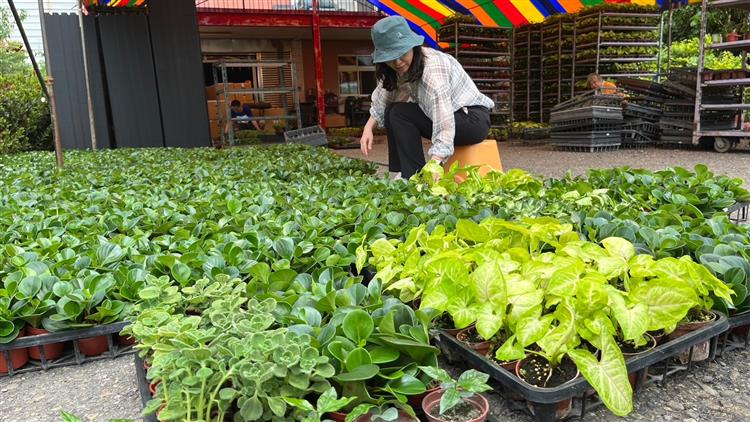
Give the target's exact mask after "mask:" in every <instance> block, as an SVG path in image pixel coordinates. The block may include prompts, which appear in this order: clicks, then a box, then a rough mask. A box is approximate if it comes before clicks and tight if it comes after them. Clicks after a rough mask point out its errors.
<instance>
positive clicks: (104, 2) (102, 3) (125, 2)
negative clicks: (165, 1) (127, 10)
mask: <svg viewBox="0 0 750 422" xmlns="http://www.w3.org/2000/svg"><path fill="white" fill-rule="evenodd" d="M81 4H83V5H84V6H86V7H87V8H88V7H141V6H144V5H145V4H146V0H81Z"/></svg>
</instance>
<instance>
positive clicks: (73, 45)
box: [45, 13, 110, 149]
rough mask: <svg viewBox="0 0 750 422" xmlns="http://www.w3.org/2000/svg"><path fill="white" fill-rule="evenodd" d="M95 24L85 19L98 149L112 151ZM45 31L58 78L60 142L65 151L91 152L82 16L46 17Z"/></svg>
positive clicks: (55, 76) (50, 63)
mask: <svg viewBox="0 0 750 422" xmlns="http://www.w3.org/2000/svg"><path fill="white" fill-rule="evenodd" d="M93 24H94V21H93V17H85V18H84V29H87V30H88V31H87V33H86V41H87V46H86V49H87V57H88V60H89V63H88V64H89V76H90V78H91V86H92V90H91V96H92V101H93V104H94V121H95V123H96V136H97V148H109V146H110V144H109V134H108V132H107V121H106V114H105V105H104V86H103V85H102V79H101V75H100V72H99V69H100V66H99V53H98V49H97V44H96V34H95V32H94V25H93ZM45 27H46V29H47V38H48V43H49V46H48V47H49V50H50V51H49V57H48V58H47V66H49V69H50V72H51V73H52V76H53V77H54V78H55V97H56V102H57V118H58V123H59V126H60V141H61V143H62V146H63V148H64V149H90V148H91V138H90V125H89V117H88V116H89V114H88V113H89V112H88V102H87V99H86V85H85V79H84V76H83V58H82V54H81V32H80V28H79V26H78V16H77V15H75V14H70V13H66V14H58V13H52V14H50V13H45Z"/></svg>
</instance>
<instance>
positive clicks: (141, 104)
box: [99, 15, 164, 148]
mask: <svg viewBox="0 0 750 422" xmlns="http://www.w3.org/2000/svg"><path fill="white" fill-rule="evenodd" d="M99 23H100V29H101V42H102V50H103V54H104V62H105V66H106V72H107V84H108V87H109V99H110V102H111V106H112V117H113V122H112V123H113V126H114V129H115V133H116V135H115V141H116V142H117V147H118V148H132V147H161V146H164V142H163V137H162V128H161V119H160V116H159V102H158V99H157V91H156V78H155V75H154V67H153V63H152V57H151V46H150V43H149V38H148V25H147V23H146V17H145V16H142V15H131V16H117V15H114V16H113V15H102V16H99Z"/></svg>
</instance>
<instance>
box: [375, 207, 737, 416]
mask: <svg viewBox="0 0 750 422" xmlns="http://www.w3.org/2000/svg"><path fill="white" fill-rule="evenodd" d="M456 227H457V228H456V231H455V232H447V231H446V230H444V229H443V228H441V227H437V228H435V229H434V230H433V231H432V232H431V233H428V232H427V231H426V230H425V228H424V227H420V228H417V229H414V230H412V232H411V233H410V235H409V236H408V238H407V239H406V240H405V241H403V242H402V241H396V242H393V241H387V240H377V241H375V242H374V243H373V244H372V249H371V250H372V254H373V260H372V262H373V264H375V265H376V267H377V270H378V278H380V279H381V280H382V281H383V283H384V286H385V290H386V291H394V292H396V293H398V294H399V295H400V296H401V298H402V300H407V299H413V298H415V297H421V306H422V307H423V308H433V309H436V310H439V311H446V312H448V313H449V314H450V316H451V317H452V318H453V320H454V322H455V324H456V327H458V328H461V327H465V326H468V325H469V324H471V323H476V328H477V332H478V333H479V334H480V335H481V336H482V337H483V338H485V339H490V338H492V337H493V336H495V335H496V333H498V331H500V329H501V328H502V327H507V330H508V331H506V335H504V337H507V339H506V340H505V342H504V343H503V344H502V346H501V347H500V348H499V349H497V352H496V356H495V357H496V358H497V359H498V360H501V361H513V360H517V359H522V358H523V357H524V356H525V355H526V353H532V354H537V355H540V356H542V357H543V358H544V359H545V360H546V361H547V362H548V363H549V365H550V366H551V367H553V368H554V367H556V366H558V365H560V363H561V362H562V360H563V358H564V357H565V356H569V357H570V358H572V359H573V360H574V361H575V363H576V365H577V366H578V368H579V369H580V370H581V372H582V373H583V375H584V376H585V377H586V379H587V380H588V381H589V383H590V384H591V385H592V387H594V389H596V390H597V391H598V392H599V395H600V396H601V397H602V400H603V402H604V403H605V404H606V405H607V406H608V407H609V408H610V410H612V411H613V412H614V413H615V414H618V415H625V414H628V413H629V412H630V410H631V409H632V398H631V394H630V393H629V392H630V390H629V384H628V382H627V371H626V368H625V364H624V360H623V357H622V353H621V352H620V349H619V347H617V345H616V343H615V342H616V338H618V337H619V338H622V339H623V340H628V341H633V342H635V343H636V344H642V343H643V342H644V334H645V333H646V331H649V330H660V329H664V330H665V331H667V332H670V331H672V330H674V328H675V326H676V325H677V324H678V323H679V322H680V321H681V320H682V319H683V318H684V317H685V316H686V315H687V314H688V312H689V311H690V310H692V309H699V310H708V309H711V307H712V306H713V304H714V298H720V299H721V300H724V301H729V302H731V300H732V297H731V296H732V295H733V294H734V292H733V291H732V290H731V289H730V288H729V287H727V286H726V285H725V284H723V283H722V282H721V281H719V280H718V279H716V278H715V277H714V276H713V275H711V274H710V272H709V271H708V270H707V269H706V268H705V267H703V266H701V265H699V264H696V263H695V262H693V261H692V260H691V259H690V258H689V257H683V258H681V259H679V260H678V259H675V258H663V259H660V260H654V259H653V258H652V257H651V256H649V255H636V254H635V248H634V246H633V245H632V244H631V243H630V242H628V241H626V240H624V239H622V238H616V237H609V238H605V239H603V240H602V241H601V245H598V244H595V243H590V242H585V241H581V240H580V238H579V236H578V234H577V233H575V232H573V231H572V226H570V225H565V224H561V223H560V222H559V221H558V220H554V219H537V220H532V219H527V220H524V221H521V222H509V221H503V220H498V219H493V218H488V219H485V220H483V221H482V222H481V223H479V224H478V223H476V222H474V221H470V220H459V221H458V223H457V224H456ZM507 334H510V336H508V335H507ZM582 341H586V342H587V343H588V344H590V345H592V346H593V347H594V348H596V349H598V350H599V351H601V355H600V356H601V358H600V359H599V360H596V359H594V358H593V355H592V354H591V353H590V352H589V351H588V350H587V349H586V348H585V347H579V346H582ZM531 346H536V347H531ZM592 359H593V360H592Z"/></svg>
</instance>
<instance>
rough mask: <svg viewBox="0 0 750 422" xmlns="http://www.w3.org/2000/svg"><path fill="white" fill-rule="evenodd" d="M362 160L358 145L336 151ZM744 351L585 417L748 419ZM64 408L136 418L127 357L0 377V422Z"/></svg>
mask: <svg viewBox="0 0 750 422" xmlns="http://www.w3.org/2000/svg"><path fill="white" fill-rule="evenodd" d="M500 150H501V153H502V159H503V165H504V167H505V168H506V169H510V168H522V169H524V170H527V171H529V172H531V173H534V174H541V175H545V176H557V177H559V176H562V175H564V174H565V172H567V171H568V170H570V171H572V172H573V173H575V174H581V173H583V172H584V171H585V170H586V169H587V168H590V167H603V166H623V165H628V166H632V167H639V168H649V169H653V170H659V169H663V168H665V167H671V166H683V167H688V168H690V167H692V166H693V165H694V164H696V163H704V164H706V165H708V166H709V168H710V169H711V170H712V171H714V172H715V173H719V174H728V175H730V176H733V177H740V178H743V179H744V180H750V153H748V152H746V151H736V152H732V153H727V154H717V153H714V152H709V151H689V150H668V149H653V148H652V149H646V150H641V151H633V150H623V151H615V152H606V153H573V152H562V151H554V150H552V149H551V148H549V147H547V146H539V145H536V146H528V145H516V144H509V143H504V144H501V146H500ZM339 153H341V154H342V155H346V156H350V157H355V158H363V156H362V154H361V153H360V152H359V150H344V151H339ZM369 159H371V160H373V161H376V162H379V163H387V146H386V145H385V144H384V143H379V144H376V145H375V147H374V149H373V151H372V153H371V155H370V157H369ZM748 361H750V350H735V351H732V352H728V353H726V355H725V356H724V357H721V358H718V359H717V360H716V361H715V362H706V363H701V364H699V365H697V367H696V368H694V369H693V371H691V372H690V373H687V372H682V373H678V374H675V375H673V376H672V377H670V378H669V379H668V380H667V382H666V383H665V384H664V385H658V384H655V383H652V384H649V385H647V386H646V387H644V389H643V390H642V391H641V392H640V393H639V395H638V396H637V397H636V399H635V410H634V412H633V413H632V414H631V415H630V416H628V417H627V418H618V417H615V416H613V415H612V414H611V413H609V412H608V411H607V410H606V409H601V408H600V409H598V410H596V411H594V412H593V413H590V414H589V415H588V416H587V417H586V419H585V420H588V421H596V422H599V421H601V422H610V421H612V422H614V421H620V420H625V421H633V422H643V421H654V422H655V421H683V422H703V421H706V422H747V421H750V405H748V403H750V365H748V364H747V362H748ZM490 399H491V404H492V411H491V416H492V418H493V420H494V421H495V422H527V421H533V419H532V418H531V417H529V416H527V415H526V414H524V413H522V412H519V411H513V410H510V409H509V408H508V407H507V406H506V405H505V404H504V402H503V401H502V400H501V399H500V397H499V396H496V395H491V396H490ZM61 410H66V411H69V412H71V413H73V414H76V415H78V416H79V417H81V418H83V420H85V421H92V422H99V421H108V420H110V419H116V418H125V419H135V420H139V414H140V411H141V402H140V398H139V395H138V389H137V385H136V381H135V371H134V367H133V357H132V355H127V356H122V357H119V358H117V359H114V360H102V361H96V362H91V363H87V364H85V365H82V366H72V367H66V368H57V369H53V370H51V371H49V372H46V373H44V372H37V373H31V374H24V375H21V376H17V377H13V378H7V377H4V378H0V422H32V421H33V422H52V421H59V420H60V416H59V415H60V411H61Z"/></svg>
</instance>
